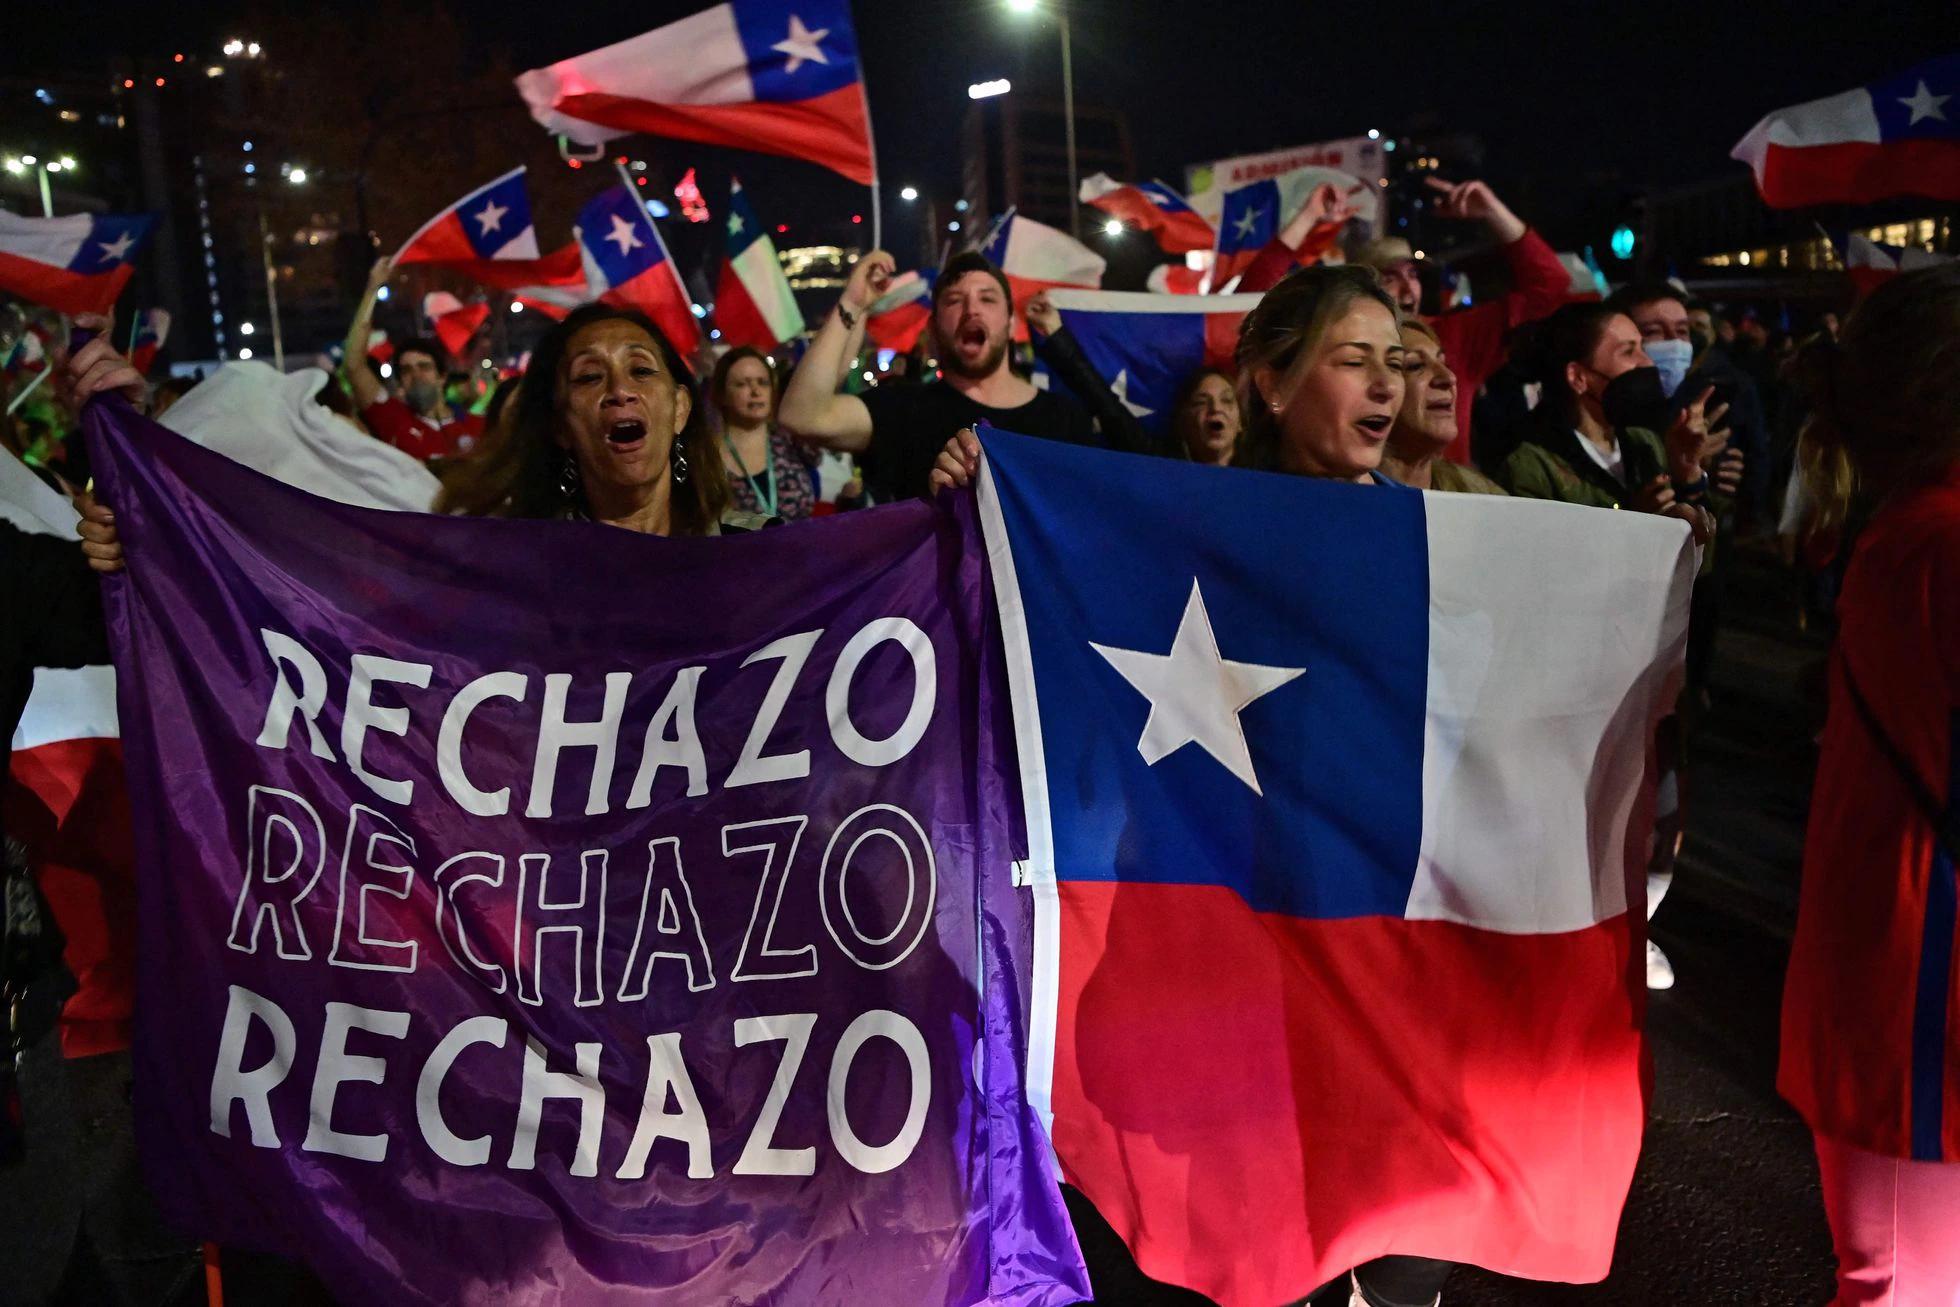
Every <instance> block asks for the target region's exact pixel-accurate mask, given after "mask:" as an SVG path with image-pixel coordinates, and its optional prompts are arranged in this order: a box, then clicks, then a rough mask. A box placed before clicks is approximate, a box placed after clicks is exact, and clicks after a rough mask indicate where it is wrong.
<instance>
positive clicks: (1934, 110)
mask: <svg viewBox="0 0 1960 1307" xmlns="http://www.w3.org/2000/svg"><path fill="white" fill-rule="evenodd" d="M1896 98H1897V99H1898V101H1899V103H1900V104H1902V105H1904V106H1905V107H1906V108H1908V109H1910V110H1912V122H1911V123H1907V124H1906V126H1908V127H1910V126H1912V123H1916V122H1918V121H1919V120H1920V119H1921V118H1937V119H1939V120H1940V121H1941V122H1945V121H1946V115H1945V114H1944V113H1942V112H1941V111H1940V106H1941V105H1943V104H1945V103H1946V102H1947V101H1948V100H1951V99H1952V98H1953V97H1952V96H1951V95H1934V94H1933V93H1932V92H1931V91H1929V90H1927V89H1926V79H1925V78H1923V77H1922V78H1920V79H1919V89H1918V90H1917V91H1915V92H1914V93H1913V94H1911V95H1901V96H1898V97H1896Z"/></svg>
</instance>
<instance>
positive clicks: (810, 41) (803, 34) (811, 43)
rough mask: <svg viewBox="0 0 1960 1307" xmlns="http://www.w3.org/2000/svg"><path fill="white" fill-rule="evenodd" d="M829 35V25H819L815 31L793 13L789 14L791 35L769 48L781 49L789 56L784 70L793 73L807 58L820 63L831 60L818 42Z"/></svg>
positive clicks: (826, 62)
mask: <svg viewBox="0 0 1960 1307" xmlns="http://www.w3.org/2000/svg"><path fill="white" fill-rule="evenodd" d="M829 35H830V29H829V28H828V27H819V28H818V29H817V30H816V31H814V32H813V31H811V30H810V29H809V28H807V27H805V26H804V25H803V20H802V19H801V18H798V17H797V16H796V15H795V14H791V15H790V16H789V35H788V36H786V37H784V38H783V39H782V40H780V41H778V42H776V44H774V45H772V46H770V47H769V48H770V49H771V50H780V51H781V52H782V53H784V54H786V55H788V56H789V62H788V63H787V64H784V65H783V71H784V72H786V73H793V72H795V71H796V70H797V69H799V68H801V67H802V66H803V64H804V62H805V61H806V60H807V61H809V62H811V63H819V64H828V63H829V62H830V60H829V59H828V58H827V57H826V56H825V55H824V52H823V47H822V46H820V45H818V44H817V42H819V41H821V40H823V39H824V38H825V37H826V36H829Z"/></svg>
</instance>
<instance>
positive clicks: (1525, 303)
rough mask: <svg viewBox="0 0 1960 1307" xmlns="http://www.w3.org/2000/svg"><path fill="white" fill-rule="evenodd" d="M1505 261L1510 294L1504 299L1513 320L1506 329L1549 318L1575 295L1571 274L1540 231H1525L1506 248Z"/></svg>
mask: <svg viewBox="0 0 1960 1307" xmlns="http://www.w3.org/2000/svg"><path fill="white" fill-rule="evenodd" d="M1504 258H1505V261H1506V262H1508V263H1509V264H1510V265H1511V293H1510V294H1509V295H1506V296H1505V297H1504V300H1503V303H1504V305H1505V308H1506V309H1507V311H1508V313H1509V317H1510V321H1509V322H1508V323H1507V324H1506V325H1507V326H1512V327H1515V326H1518V325H1519V324H1520V323H1525V322H1535V321H1536V320H1537V319H1539V318H1542V317H1545V316H1547V315H1548V314H1550V313H1551V312H1552V311H1553V310H1554V309H1556V308H1558V306H1559V305H1561V304H1563V303H1565V300H1566V297H1567V296H1568V295H1570V294H1571V293H1572V274H1571V273H1569V272H1567V271H1566V270H1565V265H1564V264H1563V263H1560V262H1559V261H1558V253H1557V251H1555V250H1553V249H1552V247H1551V246H1549V245H1547V244H1546V243H1545V238H1544V237H1543V236H1540V235H1539V234H1538V233H1537V232H1535V231H1531V230H1529V229H1526V231H1525V234H1524V235H1522V236H1520V237H1518V239H1516V240H1514V241H1512V242H1511V243H1510V244H1509V245H1507V246H1505V247H1504Z"/></svg>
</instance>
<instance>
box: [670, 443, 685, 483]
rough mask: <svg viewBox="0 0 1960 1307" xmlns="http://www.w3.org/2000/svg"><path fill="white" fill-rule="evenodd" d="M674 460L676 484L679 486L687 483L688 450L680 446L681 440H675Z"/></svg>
mask: <svg viewBox="0 0 1960 1307" xmlns="http://www.w3.org/2000/svg"><path fill="white" fill-rule="evenodd" d="M673 462H674V484H675V485H677V486H678V485H684V484H686V482H687V451H686V450H685V449H682V448H681V446H680V442H679V441H676V442H674V460H673Z"/></svg>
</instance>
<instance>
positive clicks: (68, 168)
mask: <svg viewBox="0 0 1960 1307" xmlns="http://www.w3.org/2000/svg"><path fill="white" fill-rule="evenodd" d="M61 168H62V171H63V172H73V171H75V161H74V160H73V159H71V158H69V157H68V156H67V155H65V154H64V155H62V156H61Z"/></svg>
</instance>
